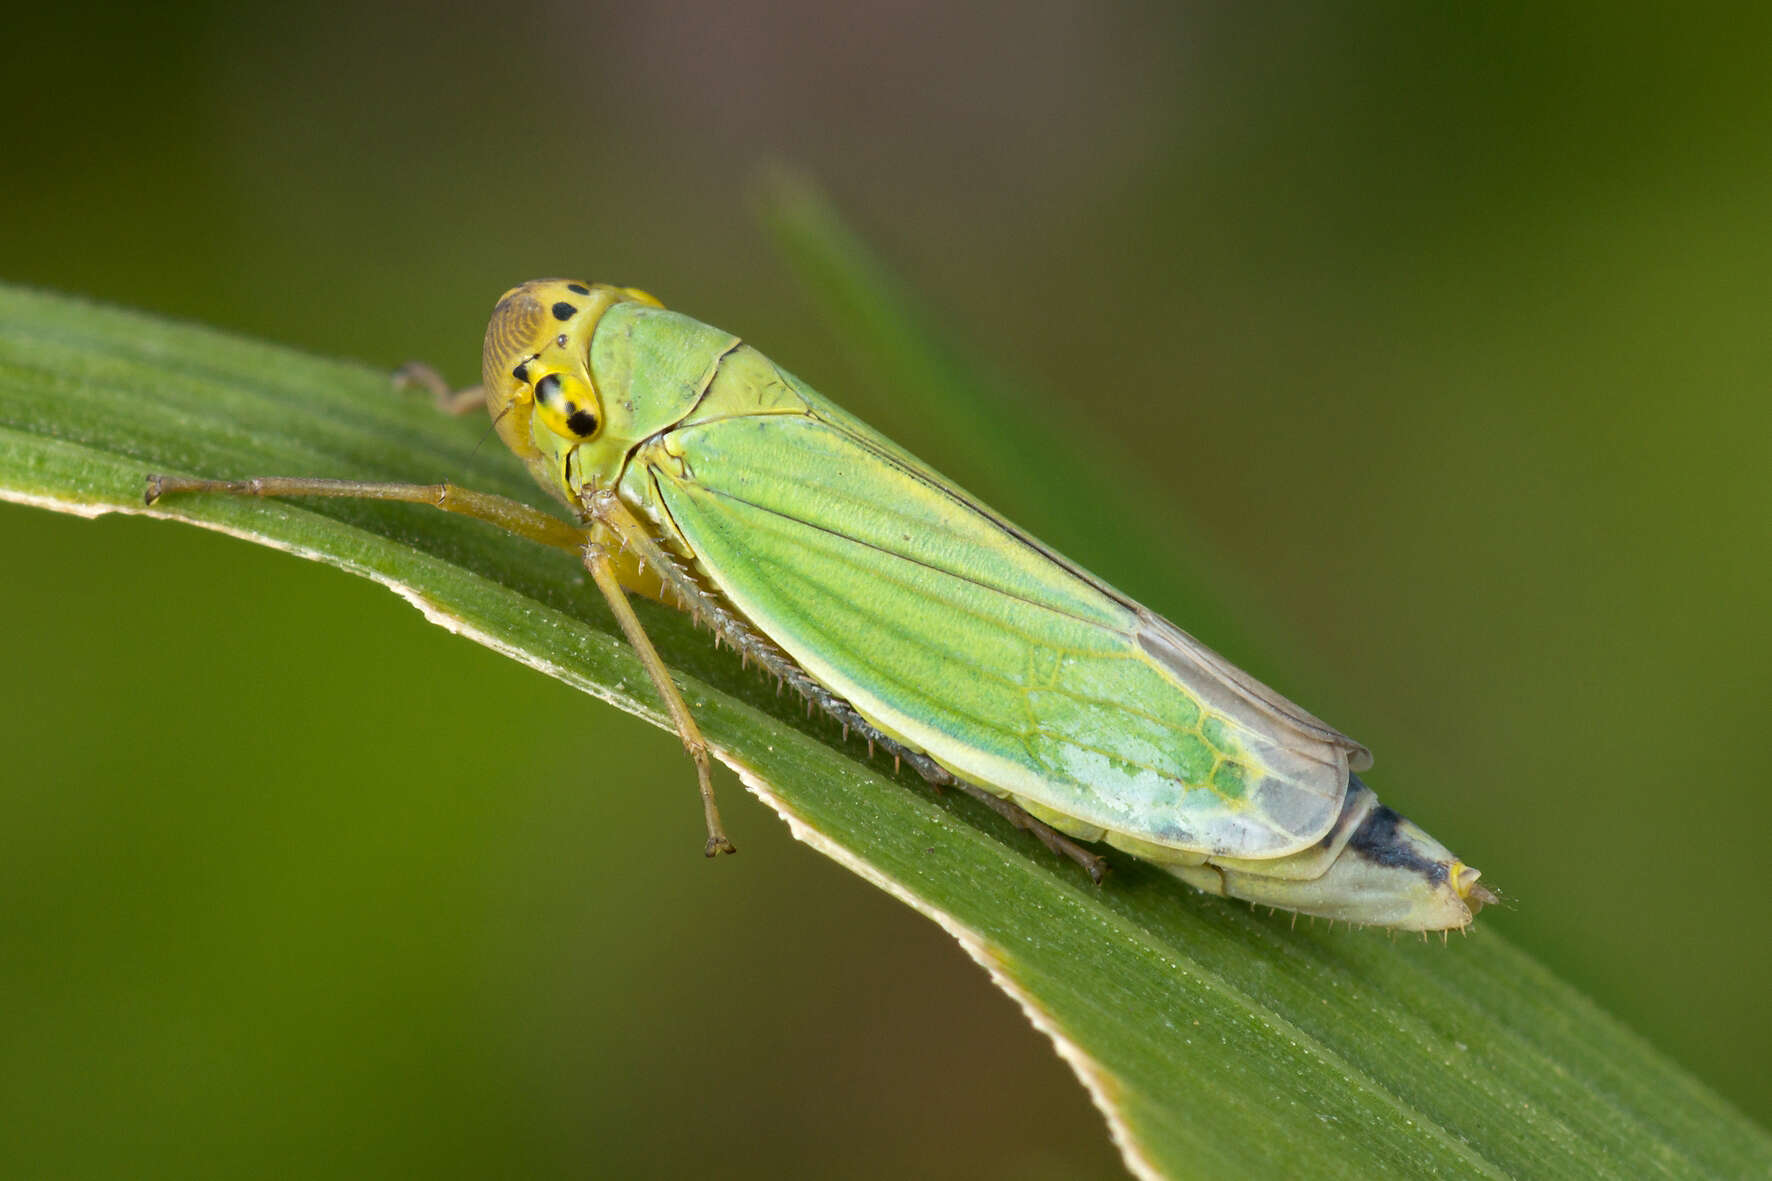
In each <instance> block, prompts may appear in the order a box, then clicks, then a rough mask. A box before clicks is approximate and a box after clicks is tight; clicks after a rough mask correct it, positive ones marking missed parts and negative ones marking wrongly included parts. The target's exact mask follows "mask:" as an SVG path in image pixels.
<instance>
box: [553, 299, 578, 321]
mask: <svg viewBox="0 0 1772 1181" xmlns="http://www.w3.org/2000/svg"><path fill="white" fill-rule="evenodd" d="M576 315H578V309H577V308H576V307H574V306H573V305H571V304H569V303H567V302H566V301H565V300H561V301H560V302H559V303H557V304H555V305H554V319H556V320H570V319H572V317H574V316H576Z"/></svg>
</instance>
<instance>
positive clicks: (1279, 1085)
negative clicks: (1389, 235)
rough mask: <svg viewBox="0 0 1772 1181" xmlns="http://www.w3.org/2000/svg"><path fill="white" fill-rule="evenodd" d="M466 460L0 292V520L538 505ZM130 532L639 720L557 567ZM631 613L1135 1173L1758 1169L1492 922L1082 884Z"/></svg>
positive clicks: (416, 408)
mask: <svg viewBox="0 0 1772 1181" xmlns="http://www.w3.org/2000/svg"><path fill="white" fill-rule="evenodd" d="M482 430H483V428H482V427H481V425H480V424H478V423H476V424H473V425H471V426H470V425H469V424H466V423H462V422H457V421H452V420H448V419H445V418H444V417H442V416H440V415H438V414H437V413H436V412H435V411H434V410H432V409H431V407H430V406H429V404H428V402H427V401H426V399H424V398H422V397H420V396H417V395H396V394H394V393H392V392H391V391H390V390H389V388H388V383H387V379H386V377H385V375H383V374H381V373H378V372H375V371H373V370H369V369H367V368H364V367H362V366H358V365H352V364H347V363H341V362H337V361H331V360H325V359H318V358H314V357H309V356H303V355H300V354H296V353H292V352H290V351H288V350H284V349H279V348H275V347H272V346H268V345H263V344H258V343H254V342H250V341H243V340H239V339H235V338H231V337H227V336H223V335H220V334H217V333H214V332H210V331H207V330H204V329H200V328H194V327H189V326H184V325H178V324H169V323H166V322H164V321H159V320H155V319H151V318H147V317H143V316H140V315H135V314H131V313H127V312H120V311H114V310H108V309H103V308H95V307H93V306H91V305H88V304H84V303H79V302H75V301H72V300H67V299H63V298H59V297H53V296H46V295H42V294H36V293H31V292H25V291H20V290H16V289H0V497H3V498H6V499H10V500H17V501H22V502H25V503H30V504H36V505H39V506H42V507H44V508H50V509H57V510H61V511H66V512H72V513H79V514H85V515H94V514H98V513H104V512H124V513H143V512H148V511H149V510H147V509H146V508H145V506H143V505H142V503H141V492H142V485H143V477H144V476H145V475H146V474H147V473H148V472H150V471H159V472H173V473H189V474H202V475H214V476H238V475H248V474H272V473H275V474H301V475H317V476H354V477H362V478H376V479H393V480H433V479H436V478H439V476H442V475H448V476H449V477H450V478H453V479H458V480H460V481H462V482H464V483H471V484H472V485H474V486H476V487H480V488H484V489H487V490H489V491H494V492H501V493H505V494H508V495H513V496H518V497H521V498H525V499H529V500H531V501H536V502H539V500H540V496H539V493H537V492H536V491H535V490H534V489H533V488H532V487H531V486H530V485H529V483H528V480H527V477H526V476H525V475H524V474H523V473H522V472H521V471H520V470H519V468H518V466H517V464H516V463H515V462H514V461H513V460H511V458H510V457H509V456H508V455H506V454H505V453H504V452H503V451H502V449H499V448H495V447H481V448H478V449H476V447H475V442H476V440H477V439H478V437H479V435H480V433H481V432H482ZM152 511H153V512H154V513H156V514H158V515H164V516H173V517H178V518H180V519H184V520H188V521H191V522H192V523H196V524H200V525H204V526H207V527H211V528H217V529H223V530H226V531H229V532H232V533H235V534H237V535H239V536H241V537H244V538H247V539H250V540H254V541H257V542H260V543H263V544H267V545H273V546H278V547H281V548H285V549H289V550H293V551H295V552H299V553H303V554H306V555H308V556H311V557H314V558H317V559H319V560H322V561H325V562H328V563H331V564H333V565H336V566H339V567H342V568H344V569H348V570H351V571H353V572H356V573H360V574H364V575H366V576H369V577H373V578H376V579H379V580H381V581H383V582H384V583H386V584H388V585H390V586H393V587H396V588H397V589H399V590H400V592H401V593H402V594H404V595H406V596H407V597H408V598H409V599H411V600H412V601H413V602H415V603H416V604H418V605H420V606H421V607H423V608H424V609H425V610H426V611H427V612H428V613H429V615H430V617H431V618H432V619H433V620H435V621H437V622H439V623H441V624H444V625H445V626H448V627H451V628H453V629H454V630H456V631H459V632H461V633H463V634H466V635H469V636H471V637H472V638H474V639H476V640H478V641H480V642H482V643H485V644H488V645H490V646H492V647H494V648H496V649H498V650H500V651H502V652H505V653H507V654H509V655H511V656H512V657H514V658H515V659H518V660H522V661H524V662H526V663H528V664H530V665H533V666H534V667H536V668H538V669H540V670H542V671H544V672H546V673H548V674H549V675H551V676H554V677H557V678H559V679H561V680H563V681H565V682H567V683H569V684H571V685H574V686H576V687H578V688H581V689H583V690H584V691H586V692H588V693H590V694H592V695H594V696H597V697H599V698H601V699H603V700H605V701H609V702H611V703H613V704H615V705H617V706H619V707H620V708H623V709H626V710H630V711H633V712H635V713H639V714H643V715H645V716H647V717H650V718H652V719H653V720H655V721H657V720H659V715H658V712H657V709H656V707H655V705H654V703H653V702H652V700H651V698H650V696H649V695H648V694H645V693H644V692H643V691H642V692H640V693H639V695H638V696H636V695H635V694H636V689H639V690H643V688H644V686H645V684H646V682H645V678H644V676H643V674H642V673H641V671H640V669H639V666H638V664H637V663H636V662H635V660H634V659H633V657H632V655H631V653H630V652H629V651H628V649H627V648H626V646H625V645H624V644H623V643H622V642H621V640H620V637H619V635H617V634H616V632H615V628H614V624H613V621H612V620H611V619H610V618H609V616H608V615H607V613H606V612H605V611H604V610H603V609H601V607H600V606H599V604H598V603H597V601H596V596H595V595H594V594H590V593H587V591H586V590H585V588H584V586H583V581H582V579H581V577H580V575H579V571H578V569H577V567H576V566H575V564H574V562H573V561H572V559H571V557H570V556H569V555H564V554H558V553H551V552H547V551H543V550H540V549H538V548H535V547H531V546H527V545H525V544H523V543H521V542H519V541H516V540H515V539H512V538H507V537H503V536H500V535H498V534H495V533H494V532H492V531H491V530H488V529H486V528H484V527H482V526H479V525H477V524H476V523H474V522H471V521H461V520H455V519H452V518H449V517H446V516H444V515H443V514H440V513H435V512H430V511H428V510H424V509H422V508H415V507H413V506H401V505H375V504H352V503H348V502H307V503H294V502H290V503H282V502H249V501H239V500H229V499H221V498H216V499H191V500H184V501H169V502H167V503H165V504H163V505H161V506H158V507H157V508H156V509H154V510H152ZM14 576H15V577H16V576H18V575H17V574H16V573H15V575H14ZM642 614H643V618H644V620H645V622H646V623H647V625H648V627H649V628H650V629H651V630H652V631H653V634H654V636H655V638H656V640H657V642H658V646H659V648H660V650H661V651H662V652H663V653H664V655H665V657H666V659H667V660H668V661H670V662H671V663H672V664H673V665H674V666H675V667H676V668H677V669H678V670H679V674H680V677H681V679H682V683H683V686H684V689H685V693H686V696H687V697H688V698H689V700H690V702H691V705H692V706H693V707H694V708H695V709H696V712H697V715H698V717H699V718H700V720H701V722H702V724H703V726H704V728H705V730H706V732H707V734H708V737H709V738H710V740H711V741H712V742H713V743H714V744H715V746H716V748H717V749H718V752H719V754H720V757H721V759H722V760H723V761H724V762H726V763H727V764H728V765H730V766H732V767H734V768H735V769H736V770H737V771H738V772H739V774H740V775H741V776H742V777H743V778H744V780H745V782H746V783H747V784H748V785H749V786H750V787H751V788H752V789H753V790H754V791H756V792H757V793H758V794H759V795H761V796H763V797H764V798H765V799H766V800H767V801H768V802H770V803H771V805H772V806H774V807H775V808H777V810H778V811H780V812H781V813H782V815H783V816H784V817H786V818H787V819H788V820H789V822H790V824H792V825H793V826H794V828H795V831H796V832H797V833H798V834H800V835H801V836H802V837H804V838H805V839H807V840H808V841H810V842H812V843H813V844H815V845H816V846H817V847H819V848H820V849H822V850H824V851H825V852H827V853H829V854H830V855H831V856H832V857H834V858H835V859H837V860H838V861H840V862H841V863H843V864H844V865H846V866H847V867H849V868H850V869H852V870H854V871H855V872H857V873H859V874H862V875H863V876H865V877H866V878H868V879H869V880H871V881H874V882H876V883H877V884H879V885H880V886H882V887H883V888H885V889H887V890H889V891H891V892H892V893H893V894H895V895H896V896H898V897H899V898H901V899H903V900H904V901H905V902H907V903H908V904H909V905H912V906H914V907H916V908H917V909H918V910H920V911H922V912H923V913H925V914H927V915H929V916H931V917H932V918H935V919H936V920H937V921H938V922H940V923H941V924H942V925H943V926H944V927H945V928H946V929H947V930H948V931H949V932H950V933H952V934H953V935H954V936H955V937H956V938H957V939H958V940H959V941H960V942H961V943H962V945H963V946H964V947H965V948H966V950H967V952H968V953H969V954H970V955H972V956H973V957H974V958H975V959H976V960H978V961H979V962H980V963H981V964H983V965H984V966H985V967H986V968H987V969H988V970H989V971H990V973H991V974H992V976H993V978H994V979H995V980H997V982H998V983H999V984H1000V985H1001V986H1002V987H1003V988H1004V989H1005V990H1006V991H1008V992H1010V993H1011V994H1012V995H1014V996H1015V997H1016V999H1017V1000H1018V1001H1019V1003H1020V1004H1021V1005H1022V1007H1023V1008H1024V1010H1025V1011H1026V1012H1027V1013H1028V1015H1029V1017H1030V1018H1031V1019H1032V1020H1033V1021H1034V1022H1035V1024H1037V1025H1038V1026H1039V1027H1040V1028H1041V1029H1042V1030H1044V1031H1045V1032H1046V1033H1047V1034H1048V1035H1049V1036H1051V1037H1052V1038H1053V1040H1054V1041H1055V1043H1056V1044H1057V1045H1058V1047H1059V1049H1060V1052H1061V1053H1062V1054H1063V1055H1064V1056H1065V1058H1066V1059H1067V1060H1068V1061H1069V1062H1070V1063H1071V1064H1072V1065H1073V1066H1074V1067H1075V1068H1076V1070H1077V1072H1078V1074H1079V1075H1080V1077H1082V1078H1083V1080H1084V1081H1085V1083H1086V1084H1087V1085H1088V1086H1089V1088H1090V1090H1091V1093H1092V1094H1093V1095H1094V1097H1095V1099H1096V1101H1097V1103H1098V1104H1099V1105H1100V1106H1101V1108H1102V1110H1103V1111H1104V1113H1105V1114H1106V1115H1107V1117H1108V1121H1109V1123H1110V1125H1111V1127H1112V1129H1113V1134H1114V1135H1115V1137H1116V1139H1117V1140H1118V1142H1119V1143H1120V1145H1121V1147H1122V1149H1123V1151H1124V1152H1125V1155H1126V1159H1127V1160H1128V1162H1129V1163H1131V1164H1132V1165H1133V1167H1134V1168H1135V1169H1137V1170H1138V1171H1140V1172H1144V1173H1147V1174H1153V1175H1154V1174H1167V1175H1177V1176H1189V1175H1208V1174H1222V1173H1224V1172H1226V1171H1235V1172H1238V1173H1243V1174H1249V1173H1253V1174H1255V1175H1264V1176H1272V1175H1318V1176H1349V1177H1353V1176H1371V1175H1375V1174H1387V1175H1395V1176H1427V1175H1452V1176H1566V1175H1600V1176H1618V1177H1632V1178H1640V1177H1652V1176H1750V1175H1762V1176H1763V1175H1766V1174H1767V1173H1768V1172H1772V1141H1769V1140H1768V1138H1767V1137H1766V1135H1765V1134H1764V1133H1763V1132H1761V1131H1760V1130H1759V1129H1758V1128H1756V1127H1754V1126H1753V1125H1752V1124H1750V1123H1748V1122H1747V1121H1746V1120H1745V1119H1743V1118H1742V1117H1741V1116H1740V1115H1739V1114H1738V1113H1737V1112H1735V1111H1734V1110H1732V1109H1731V1108H1730V1107H1729V1106H1728V1105H1727V1104H1726V1103H1724V1102H1723V1101H1722V1100H1720V1099H1719V1098H1717V1097H1716V1096H1715V1095H1714V1094H1712V1093H1711V1092H1710V1091H1709V1090H1707V1089H1706V1088H1705V1087H1704V1086H1702V1085H1701V1084H1699V1083H1698V1082H1697V1081H1696V1080H1694V1079H1693V1078H1691V1077H1690V1076H1689V1075H1687V1074H1686V1073H1684V1072H1683V1071H1681V1070H1680V1069H1679V1068H1677V1067H1676V1066H1674V1065H1673V1064H1671V1063H1670V1062H1668V1061H1667V1060H1666V1059H1665V1058H1662V1057H1661V1056H1659V1055H1658V1054H1656V1053H1655V1052H1654V1051H1653V1050H1652V1049H1650V1048H1649V1047H1648V1046H1647V1045H1646V1044H1645V1043H1643V1042H1642V1041H1641V1040H1640V1039H1639V1038H1637V1037H1635V1036H1634V1035H1632V1034H1631V1033H1629V1032H1628V1031H1627V1030H1625V1029H1623V1028H1622V1027H1621V1026H1620V1025H1619V1024H1618V1023H1616V1022H1615V1021H1613V1020H1611V1019H1610V1018H1608V1017H1607V1016H1606V1015H1605V1014H1603V1013H1601V1012H1599V1011H1598V1010H1597V1009H1596V1008H1595V1007H1594V1006H1593V1005H1592V1004H1590V1003H1589V1002H1588V1001H1587V1000H1586V999H1585V998H1583V997H1582V996H1580V995H1579V994H1577V993H1576V992H1575V991H1574V990H1572V989H1571V988H1569V987H1568V986H1567V985H1565V984H1563V983H1561V982H1560V981H1558V980H1557V979H1555V978H1553V977H1552V976H1550V975H1549V974H1548V973H1547V972H1546V971H1545V970H1544V969H1542V968H1541V967H1540V966H1538V965H1537V964H1536V963H1534V962H1533V961H1532V960H1531V959H1530V957H1528V956H1526V955H1524V954H1522V953H1521V952H1519V951H1518V950H1516V949H1514V948H1512V947H1511V946H1509V945H1508V943H1507V942H1506V940H1505V939H1504V938H1502V937H1501V935H1500V934H1499V932H1498V930H1497V928H1498V927H1499V926H1500V925H1502V924H1501V923H1499V922H1495V921H1485V922H1484V923H1480V924H1479V926H1478V928H1477V930H1476V931H1475V933H1474V934H1473V935H1472V936H1471V937H1470V938H1469V939H1456V940H1454V941H1453V944H1452V946H1451V947H1449V948H1446V947H1442V946H1440V943H1439V942H1438V941H1437V940H1436V941H1433V942H1432V943H1429V944H1425V945H1424V944H1422V943H1420V942H1417V941H1414V940H1409V939H1399V940H1394V941H1393V940H1391V939H1389V938H1387V937H1385V936H1384V935H1383V934H1380V933H1376V932H1365V933H1348V932H1345V931H1336V932H1329V931H1326V930H1323V929H1321V928H1317V929H1312V928H1310V927H1309V926H1308V925H1307V926H1304V927H1302V928H1300V929H1296V930H1295V929H1293V928H1292V927H1291V925H1290V924H1289V922H1288V920H1287V919H1286V918H1285V917H1272V916H1267V915H1258V914H1254V913H1252V912H1250V911H1249V910H1248V909H1247V908H1245V907H1241V906H1237V905H1233V904H1230V903H1226V902H1224V901H1222V900H1216V899H1209V898H1205V897H1202V896H1200V895H1197V894H1195V893H1192V892H1191V891H1189V890H1187V889H1186V888H1185V887H1182V886H1180V885H1179V884H1177V883H1175V882H1174V881H1172V880H1170V879H1168V878H1167V877H1166V876H1164V875H1162V874H1159V873H1155V872H1152V871H1150V870H1148V869H1146V868H1144V867H1141V866H1140V865H1138V864H1137V863H1135V862H1131V861H1128V860H1126V859H1124V858H1117V859H1116V860H1115V862H1114V868H1115V872H1114V874H1113V876H1112V877H1111V879H1110V880H1109V882H1108V884H1107V885H1106V886H1105V887H1102V888H1096V887H1093V886H1091V885H1090V884H1089V883H1088V881H1087V880H1086V879H1085V878H1084V877H1083V875H1082V874H1081V872H1080V871H1078V870H1076V868H1075V867H1073V866H1070V865H1068V864H1065V863H1060V862H1058V861H1056V860H1054V859H1053V858H1052V857H1050V856H1048V855H1047V854H1046V853H1045V852H1044V851H1043V850H1041V849H1040V848H1039V847H1038V846H1037V845H1036V844H1035V843H1034V842H1032V841H1031V840H1030V839H1027V838H1025V837H1023V836H1021V835H1020V834H1017V833H1014V832H1012V831H1010V830H1008V829H1007V827H1006V826H1005V825H1003V824H1002V823H1001V822H999V821H998V820H997V819H996V818H995V817H994V816H993V815H991V814H989V813H988V812H985V811H983V810H982V809H980V808H978V807H976V806H974V805H973V804H972V803H971V801H969V800H967V799H965V798H964V797H962V796H960V795H959V794H958V793H948V794H946V795H943V796H939V797H938V796H935V795H933V794H932V793H931V792H929V791H928V790H927V789H925V788H924V787H922V786H921V785H919V784H917V783H915V782H914V781H912V778H911V777H910V776H909V775H905V776H899V777H898V782H892V780H893V776H892V775H891V773H890V767H889V766H887V765H885V763H884V760H876V761H874V762H869V761H868V760H867V759H866V758H865V756H864V754H863V752H862V751H861V750H860V748H859V744H850V745H848V746H845V745H843V744H842V742H841V741H840V739H839V736H838V735H837V734H836V733H835V732H834V728H833V727H831V726H829V725H826V724H824V723H823V722H822V721H820V720H817V719H814V720H810V721H809V720H807V719H806V718H805V717H804V716H803V714H802V713H801V712H800V710H799V709H798V707H797V705H795V704H793V703H788V702H783V701H778V700H777V699H776V696H775V688H774V686H773V684H770V683H767V682H764V681H763V680H762V679H761V678H760V677H759V676H758V675H757V674H756V673H755V672H754V671H747V670H745V669H743V668H741V667H740V665H739V662H738V660H737V659H736V658H735V657H733V656H732V655H731V654H730V653H725V652H718V651H715V650H714V649H713V648H712V646H711V645H710V644H708V642H707V640H706V637H705V635H702V634H700V633H698V632H696V631H694V630H693V629H692V628H691V627H690V626H689V625H688V623H687V622H686V621H684V620H683V619H681V618H680V617H678V616H676V615H675V614H673V613H671V612H668V611H666V610H664V609H662V608H655V609H650V610H648V609H646V606H645V605H642ZM1486 920H1487V916H1486ZM930 1003H931V1004H935V1003H939V1001H938V999H936V998H931V1000H930Z"/></svg>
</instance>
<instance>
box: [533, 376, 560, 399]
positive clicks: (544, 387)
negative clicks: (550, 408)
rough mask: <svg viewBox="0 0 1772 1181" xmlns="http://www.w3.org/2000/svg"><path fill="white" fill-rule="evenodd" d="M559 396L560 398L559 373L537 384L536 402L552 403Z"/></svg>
mask: <svg viewBox="0 0 1772 1181" xmlns="http://www.w3.org/2000/svg"><path fill="white" fill-rule="evenodd" d="M559 396H560V375H559V374H558V373H550V374H548V375H547V376H546V377H544V378H542V379H541V380H540V381H538V382H536V383H535V400H536V401H538V402H551V401H553V400H554V399H555V398H557V397H559Z"/></svg>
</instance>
